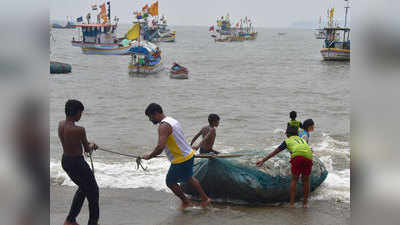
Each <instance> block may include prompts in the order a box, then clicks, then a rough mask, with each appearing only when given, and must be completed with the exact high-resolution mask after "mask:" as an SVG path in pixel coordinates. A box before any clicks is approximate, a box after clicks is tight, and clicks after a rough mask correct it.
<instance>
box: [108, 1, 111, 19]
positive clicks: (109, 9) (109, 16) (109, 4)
mask: <svg viewBox="0 0 400 225" xmlns="http://www.w3.org/2000/svg"><path fill="white" fill-rule="evenodd" d="M107 5H108V13H107V14H108V15H107V16H108V21H109V23H111V3H110V1H108V2H107Z"/></svg>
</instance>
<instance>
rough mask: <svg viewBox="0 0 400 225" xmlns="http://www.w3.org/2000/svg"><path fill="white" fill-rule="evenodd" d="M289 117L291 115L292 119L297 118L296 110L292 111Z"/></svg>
mask: <svg viewBox="0 0 400 225" xmlns="http://www.w3.org/2000/svg"><path fill="white" fill-rule="evenodd" d="M289 117H290V119H293V120H294V119H296V117H297V113H296V111H291V112H290V114H289Z"/></svg>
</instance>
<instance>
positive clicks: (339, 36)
mask: <svg viewBox="0 0 400 225" xmlns="http://www.w3.org/2000/svg"><path fill="white" fill-rule="evenodd" d="M345 1H346V2H347V3H348V1H347V0H345ZM345 9H346V13H345V23H344V27H340V26H335V27H332V26H330V27H325V28H324V31H325V33H326V37H325V40H324V42H323V48H322V49H321V51H320V52H321V55H322V58H323V59H324V60H325V61H350V28H348V27H347V13H348V9H349V5H348V4H347V5H346V6H345ZM333 13H334V9H331V10H330V15H329V16H330V23H332V18H333Z"/></svg>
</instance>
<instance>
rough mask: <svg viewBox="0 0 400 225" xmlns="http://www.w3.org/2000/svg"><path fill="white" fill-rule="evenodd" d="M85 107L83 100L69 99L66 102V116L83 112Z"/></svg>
mask: <svg viewBox="0 0 400 225" xmlns="http://www.w3.org/2000/svg"><path fill="white" fill-rule="evenodd" d="M84 109H85V107H84V106H83V104H82V102H80V101H78V100H75V99H69V100H68V101H67V102H66V103H65V115H66V116H76V114H78V113H79V112H82V111H83V110H84Z"/></svg>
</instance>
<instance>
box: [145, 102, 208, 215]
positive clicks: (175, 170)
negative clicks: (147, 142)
mask: <svg viewBox="0 0 400 225" xmlns="http://www.w3.org/2000/svg"><path fill="white" fill-rule="evenodd" d="M145 114H146V116H148V117H149V120H150V121H151V122H152V123H153V124H160V125H159V127H158V144H157V146H156V147H155V149H154V150H153V152H151V153H150V154H149V155H145V156H143V159H145V160H149V159H151V158H154V157H156V156H157V155H159V154H161V153H162V151H163V150H165V153H166V155H167V157H168V159H169V161H170V162H171V167H170V168H169V170H168V174H167V177H166V183H167V186H168V188H169V189H171V191H172V192H173V193H174V194H175V195H176V196H178V197H179V198H180V199H181V200H182V205H181V207H180V209H181V210H184V209H185V208H187V207H189V206H190V205H191V202H190V201H189V199H188V198H187V197H186V196H185V194H184V193H183V190H182V188H181V186H180V185H179V184H178V183H186V182H187V183H189V184H190V185H192V186H193V187H194V188H195V189H196V190H197V191H198V192H199V194H200V196H201V199H202V202H201V206H202V207H203V208H205V207H206V206H207V205H208V204H209V203H210V202H211V200H210V199H209V198H208V196H207V195H206V193H205V192H204V191H203V188H202V187H201V186H200V183H199V181H197V180H196V178H194V177H193V162H194V151H193V149H192V147H191V146H190V145H189V144H188V143H187V142H186V140H185V136H184V134H183V131H182V128H181V125H180V124H179V122H178V121H177V120H175V119H174V118H172V117H167V116H165V115H164V113H163V110H162V108H161V106H160V105H158V104H156V103H151V104H150V105H149V106H147V108H146V111H145Z"/></svg>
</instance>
